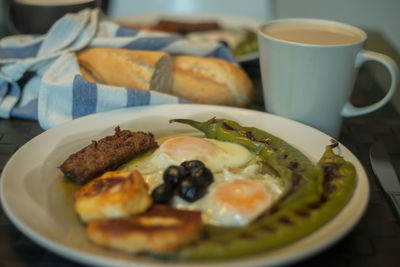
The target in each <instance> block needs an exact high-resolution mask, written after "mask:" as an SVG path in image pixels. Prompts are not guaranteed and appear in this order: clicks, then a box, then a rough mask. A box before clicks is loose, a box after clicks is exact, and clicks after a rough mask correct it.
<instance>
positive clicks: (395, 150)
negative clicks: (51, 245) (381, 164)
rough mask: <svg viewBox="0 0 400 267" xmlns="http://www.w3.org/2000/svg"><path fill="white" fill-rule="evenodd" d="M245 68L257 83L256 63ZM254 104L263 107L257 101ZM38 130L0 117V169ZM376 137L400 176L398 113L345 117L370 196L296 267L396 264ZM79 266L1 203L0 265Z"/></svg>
mask: <svg viewBox="0 0 400 267" xmlns="http://www.w3.org/2000/svg"><path fill="white" fill-rule="evenodd" d="M246 67H247V70H248V71H250V72H251V73H250V74H251V76H252V78H253V80H254V81H255V83H256V85H257V84H258V85H259V80H257V73H258V69H257V68H258V67H257V66H246ZM371 77H372V76H371V75H369V74H368V71H366V70H364V69H362V70H361V71H360V75H359V78H358V80H357V83H356V86H355V90H354V94H353V96H352V101H353V103H354V104H358V105H364V104H368V103H369V102H372V101H375V100H376V99H379V98H380V97H381V96H382V90H381V89H380V88H379V85H378V84H377V83H376V82H375V80H374V79H373V78H371ZM364 85H367V86H364ZM371 88H372V89H371ZM371 92H373V93H371ZM259 93H260V91H259ZM258 99H262V98H258ZM252 108H255V109H262V108H263V106H262V103H260V102H258V103H256V104H255V105H254V106H253V107H252ZM42 131H43V130H42V129H41V128H40V126H39V124H38V123H37V122H36V121H28V120H18V119H10V120H3V119H0V171H1V170H2V169H3V168H4V165H5V164H6V162H7V160H8V159H9V158H10V157H11V155H12V154H13V153H14V152H15V151H16V150H17V149H18V148H19V147H21V146H22V145H24V144H25V143H26V142H27V141H29V140H30V139H31V138H34V137H35V136H36V135H38V134H40V133H41V132H42ZM375 140H383V142H384V143H385V144H386V146H387V148H388V150H389V154H390V156H391V160H392V163H393V165H394V166H395V169H396V172H397V174H400V116H399V114H398V112H397V111H396V109H395V108H394V107H393V106H391V104H388V105H386V106H385V107H384V108H382V109H381V110H379V111H377V112H374V113H372V114H369V115H367V116H361V117H357V118H350V119H345V120H344V122H343V128H342V131H341V135H340V138H339V141H340V142H341V143H343V144H344V145H345V146H346V147H347V148H349V149H350V150H351V151H352V152H353V153H354V154H355V155H356V156H357V157H358V159H359V160H360V161H361V163H362V165H363V166H364V168H365V170H366V172H367V174H368V179H369V182H370V189H371V194H370V199H369V203H368V208H367V210H366V212H365V214H364V216H363V217H362V218H361V220H360V221H359V223H358V224H357V225H356V226H355V228H354V229H353V230H352V231H351V232H350V233H349V234H348V235H347V236H346V237H344V238H343V239H342V240H341V241H339V242H338V243H336V244H335V245H333V246H331V247H330V248H328V249H326V250H324V251H322V252H321V253H319V254H317V255H316V256H313V257H311V258H308V259H305V260H303V261H301V262H298V263H297V264H295V266H374V267H376V266H399V264H400V263H399V262H400V223H399V222H400V221H399V218H397V217H396V215H395V212H394V210H393V208H392V206H391V204H390V203H389V202H388V199H387V198H386V196H385V194H384V192H383V191H382V189H381V188H380V186H379V184H378V182H377V180H376V177H375V176H374V174H373V172H372V169H371V165H370V162H369V148H370V146H371V144H372V143H373V142H374V141H375ZM77 265H78V264H76V263H74V262H71V261H69V260H67V259H64V258H62V257H59V256H57V255H55V254H53V253H52V252H50V251H48V250H46V249H44V248H42V247H40V246H38V245H36V244H35V243H34V242H33V241H31V240H30V239H29V238H28V237H26V236H25V235H24V234H22V233H21V232H20V231H19V230H18V229H17V228H16V227H15V226H14V225H13V224H12V223H11V221H10V220H9V219H8V217H7V215H6V214H5V212H4V211H3V210H2V208H1V206H0V267H3V266H77Z"/></svg>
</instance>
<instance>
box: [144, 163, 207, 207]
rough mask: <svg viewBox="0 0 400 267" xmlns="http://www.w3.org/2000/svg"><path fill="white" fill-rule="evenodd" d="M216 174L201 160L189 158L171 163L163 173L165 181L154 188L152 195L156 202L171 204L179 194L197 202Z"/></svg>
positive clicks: (187, 199)
mask: <svg viewBox="0 0 400 267" xmlns="http://www.w3.org/2000/svg"><path fill="white" fill-rule="evenodd" d="M213 182H214V175H213V174H212V172H211V171H210V169H208V168H207V167H206V166H205V165H204V163H203V162H201V161H200V160H189V161H184V162H182V163H181V164H180V165H179V166H178V165H170V166H169V167H168V168H167V169H166V170H165V171H164V173H163V183H161V184H159V185H158V186H157V187H156V188H154V190H153V192H152V193H151V196H152V197H153V199H154V202H155V203H160V204H170V203H171V201H172V199H173V197H174V196H175V195H178V196H179V197H180V198H182V199H183V200H185V201H188V202H195V201H197V200H199V199H200V198H202V197H203V196H204V195H205V194H206V193H207V190H208V186H209V185H210V184H211V183H213Z"/></svg>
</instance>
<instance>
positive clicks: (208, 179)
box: [190, 167, 214, 186]
mask: <svg viewBox="0 0 400 267" xmlns="http://www.w3.org/2000/svg"><path fill="white" fill-rule="evenodd" d="M190 177H192V178H193V179H194V180H195V181H196V183H198V184H205V185H206V186H208V185H210V184H211V183H212V182H214V176H213V174H212V172H211V171H210V169H208V168H207V167H197V168H194V169H192V171H191V172H190Z"/></svg>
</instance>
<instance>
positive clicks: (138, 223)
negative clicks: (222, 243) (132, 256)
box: [87, 205, 202, 253]
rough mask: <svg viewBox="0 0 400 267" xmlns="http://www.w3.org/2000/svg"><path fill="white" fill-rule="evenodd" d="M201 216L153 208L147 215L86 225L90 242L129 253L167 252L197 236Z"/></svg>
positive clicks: (157, 206)
mask: <svg viewBox="0 0 400 267" xmlns="http://www.w3.org/2000/svg"><path fill="white" fill-rule="evenodd" d="M201 224H202V223H201V213H200V212H198V211H189V210H179V209H175V208H173V207H170V206H167V205H153V206H152V207H151V208H150V209H149V210H148V211H147V212H146V213H142V214H139V215H134V216H131V217H127V218H119V219H99V220H93V221H90V222H89V224H88V230H87V231H88V236H89V239H90V240H92V241H93V242H95V243H97V244H100V245H103V246H106V247H112V248H116V249H120V250H124V251H128V252H135V253H136V252H155V253H167V252H172V251H176V250H177V249H179V248H180V247H181V246H184V245H187V244H190V243H192V242H194V241H196V240H198V238H199V237H200V230H201Z"/></svg>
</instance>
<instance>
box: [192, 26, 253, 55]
mask: <svg viewBox="0 0 400 267" xmlns="http://www.w3.org/2000/svg"><path fill="white" fill-rule="evenodd" d="M186 38H188V39H189V40H192V41H198V42H219V43H222V44H224V45H226V46H227V47H228V48H229V49H230V50H231V51H232V52H233V54H234V55H235V56H236V57H240V56H243V55H246V54H249V53H254V52H257V51H258V40H257V34H256V33H255V32H254V31H250V30H247V29H238V28H235V29H220V30H207V31H201V32H200V31H197V32H191V33H189V34H187V35H186Z"/></svg>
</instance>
